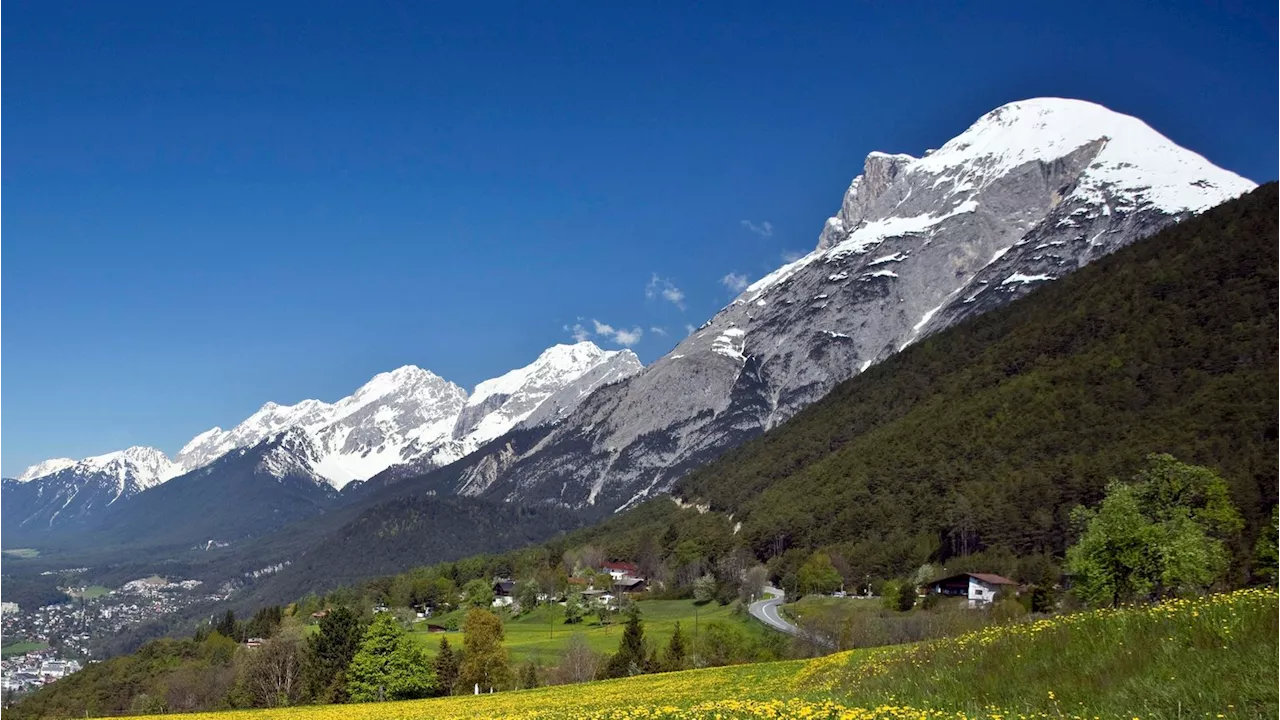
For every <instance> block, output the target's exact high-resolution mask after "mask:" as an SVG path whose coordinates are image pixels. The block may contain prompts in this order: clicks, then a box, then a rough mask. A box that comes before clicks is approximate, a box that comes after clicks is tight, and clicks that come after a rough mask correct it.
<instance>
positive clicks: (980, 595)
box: [929, 573, 1018, 607]
mask: <svg viewBox="0 0 1280 720" xmlns="http://www.w3.org/2000/svg"><path fill="white" fill-rule="evenodd" d="M1017 586H1018V584H1017V583H1016V582H1014V581H1012V580H1010V579H1009V578H1007V577H1002V576H1000V575H996V574H994V573H960V574H958V575H952V576H950V577H945V578H942V579H940V580H934V581H933V582H931V583H929V592H931V593H936V594H938V595H945V596H947V597H964V598H968V600H969V607H978V606H979V605H986V604H988V603H990V602H992V601H993V600H995V599H996V593H999V592H1001V591H1008V590H1010V589H1013V588H1016V587H1017Z"/></svg>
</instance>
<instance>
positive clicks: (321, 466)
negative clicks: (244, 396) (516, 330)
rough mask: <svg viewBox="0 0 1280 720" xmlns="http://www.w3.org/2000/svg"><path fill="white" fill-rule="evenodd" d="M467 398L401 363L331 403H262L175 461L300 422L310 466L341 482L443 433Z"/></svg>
mask: <svg viewBox="0 0 1280 720" xmlns="http://www.w3.org/2000/svg"><path fill="white" fill-rule="evenodd" d="M466 397H467V393H466V391H465V390H463V389H462V388H460V387H458V386H457V385H454V384H453V383H451V382H449V381H447V380H445V379H443V378H441V377H440V376H438V375H436V374H435V373H432V372H431V371H429V370H423V369H421V368H417V367H414V366H412V365H406V366H404V367H402V368H399V369H396V370H393V371H391V372H386V373H380V374H378V375H376V376H374V378H373V379H372V380H370V381H369V382H367V383H365V384H364V385H362V386H361V387H360V388H359V389H358V390H356V391H355V392H354V393H352V394H351V395H349V396H348V397H345V398H342V399H341V400H339V401H337V402H335V403H332V404H330V403H325V402H321V401H319V400H303V401H302V402H300V403H298V404H296V405H287V406H286V405H277V404H276V403H267V404H266V405H263V406H262V408H261V409H260V410H258V411H257V412H256V413H254V414H253V415H250V416H249V417H248V418H247V419H246V420H245V421H244V422H242V423H240V424H239V425H237V426H235V427H234V428H232V429H231V430H222V429H221V428H216V427H215V428H213V429H211V430H207V431H205V432H203V433H201V434H199V435H197V436H196V437H195V438H193V439H192V440H191V442H189V443H187V445H186V446H185V447H183V448H182V450H180V451H179V452H178V455H177V461H178V463H179V464H181V465H182V466H183V467H185V468H188V469H192V470H194V469H195V468H199V467H203V466H205V465H207V464H208V463H209V462H211V461H213V460H215V459H217V458H218V457H221V456H222V455H224V454H226V453H227V452H229V451H230V450H233V449H235V448H241V447H248V446H250V445H254V444H256V443H258V442H261V441H262V440H264V439H266V438H268V437H271V436H272V435H275V434H277V433H279V432H280V431H282V430H286V429H289V428H301V429H303V430H305V431H306V432H307V433H308V434H309V435H310V436H311V437H312V438H313V442H314V443H315V446H316V448H315V453H314V458H311V460H312V461H313V462H314V463H315V465H316V467H315V468H314V470H315V471H316V472H317V473H318V474H319V475H321V476H322V477H324V478H325V479H326V480H328V481H329V482H330V483H331V484H332V485H333V486H334V487H335V488H341V487H342V486H343V485H346V484H347V483H348V482H351V481H352V480H362V479H365V478H368V477H370V476H372V475H374V474H376V473H377V472H378V471H380V470H383V469H384V468H386V467H388V466H390V465H394V464H396V463H399V462H404V461H406V460H409V459H411V457H412V455H405V454H404V452H405V451H406V450H407V449H408V448H410V447H416V446H426V447H430V446H433V445H434V444H437V443H439V442H441V441H443V440H445V439H447V438H448V437H449V432H450V430H451V429H452V427H453V423H454V421H455V419H456V418H457V416H458V413H459V411H461V409H462V405H463V403H464V402H465V401H466ZM415 444H417V445H415Z"/></svg>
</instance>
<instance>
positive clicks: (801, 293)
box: [437, 99, 1253, 512]
mask: <svg viewBox="0 0 1280 720" xmlns="http://www.w3.org/2000/svg"><path fill="white" fill-rule="evenodd" d="M1252 187H1253V183H1251V182H1249V181H1247V180H1244V179H1243V178H1240V177H1238V176H1236V175H1233V174H1232V173H1229V172H1227V171H1224V170H1221V169H1219V168H1217V167H1214V166H1213V165H1211V164H1210V163H1208V162H1207V161H1205V160H1204V159H1203V158H1201V157H1199V156H1198V155H1195V154H1194V153H1191V152H1189V151H1187V150H1184V149H1182V148H1179V147H1177V146H1176V145H1173V144H1172V143H1171V142H1169V141H1168V140H1166V139H1165V138H1164V137H1162V136H1161V135H1159V134H1158V133H1156V132H1155V131H1154V130H1152V129H1151V128H1149V127H1147V126H1146V125H1145V124H1143V123H1142V122H1141V121H1138V120H1136V119H1134V118H1131V117H1127V116H1124V115H1119V114H1116V113H1113V112H1111V111H1109V110H1106V109H1105V108H1102V107H1100V106H1097V105H1093V104H1090V103H1084V102H1079V101H1071V100H1058V99H1039V100H1030V101H1024V102H1020V103H1013V104H1010V105H1006V106H1004V107H1002V108H999V109H997V110H995V111H993V112H991V113H988V114H987V115H985V116H983V117H982V118H980V119H979V120H978V121H977V122H976V123H975V124H974V125H973V126H972V127H970V128H969V129H968V130H967V131H966V132H965V133H963V134H962V135H960V136H958V137H957V138H955V139H953V140H951V141H950V142H948V143H946V144H945V145H943V146H942V147H941V148H939V149H938V150H937V151H935V152H932V153H929V154H928V155H927V156H926V157H924V158H920V159H917V158H913V157H910V156H907V155H886V154H883V153H873V154H872V155H870V156H869V157H868V158H867V160H866V163H865V165H864V171H863V174H862V175H860V176H859V177H857V178H855V179H854V181H853V182H852V184H851V185H850V186H849V189H848V191H847V192H846V193H845V196H844V200H843V202H842V203H841V207H840V211H839V213H837V214H836V215H835V216H834V217H832V218H831V219H829V220H828V221H827V223H826V225H825V226H824V228H823V230H822V233H821V235H820V238H819V241H818V244H817V247H816V249H815V250H814V251H813V252H812V253H810V254H809V255H807V256H805V257H803V258H801V259H799V260H797V261H796V262H793V263H790V264H788V265H786V266H783V267H781V268H779V269H778V270H776V271H775V272H773V273H770V274H769V275H768V276H766V277H764V278H762V279H760V280H759V281H757V282H756V283H754V284H753V285H751V286H750V287H748V289H747V290H746V291H745V292H743V293H742V295H740V296H739V297H738V298H737V299H736V300H734V301H733V303H732V304H731V305H729V306H728V307H726V308H724V309H723V310H721V311H720V312H719V313H717V314H716V316H715V317H713V318H712V319H711V320H710V321H709V322H708V323H707V324H705V325H703V327H701V328H699V329H698V330H697V331H696V332H695V333H693V334H692V335H691V336H690V337H688V338H686V339H685V340H684V341H683V342H681V343H680V344H679V345H678V346H677V347H676V348H675V349H674V350H673V351H672V352H671V353H670V354H668V355H667V356H665V357H663V358H661V359H660V360H658V361H657V362H655V363H654V364H652V365H650V366H649V367H647V368H645V370H644V371H643V372H640V373H638V374H636V375H634V376H632V377H629V378H627V379H626V380H624V381H622V382H619V383H615V384H612V385H608V386H606V387H603V388H601V389H599V390H597V391H596V392H595V393H594V394H592V395H591V396H590V397H589V398H587V399H586V400H584V401H583V402H582V403H581V404H580V405H579V406H578V408H577V409H576V410H575V411H574V412H573V413H572V414H570V415H568V416H567V417H564V418H563V419H561V420H560V421H559V423H558V424H557V425H556V426H555V427H554V429H553V430H552V431H551V432H550V433H549V434H548V435H547V436H546V437H545V438H544V439H542V440H541V442H539V443H538V444H537V445H536V446H535V447H533V448H532V449H530V450H528V451H526V452H523V453H515V452H513V451H512V449H511V447H510V446H508V445H503V444H501V443H497V444H495V446H491V448H492V449H491V450H490V451H489V452H487V453H485V454H484V456H483V457H473V458H471V459H469V460H468V461H467V463H468V468H467V469H466V470H465V471H464V472H462V473H461V474H460V475H458V476H457V479H453V480H450V481H449V485H448V486H447V487H440V488H437V491H440V492H458V493H463V494H468V495H484V496H488V497H495V498H502V499H506V500H508V501H515V502H549V503H557V504H563V505H567V506H571V507H579V508H595V509H596V510H597V511H600V512H604V511H612V510H615V509H618V508H620V507H625V506H627V505H629V504H631V503H634V502H636V501H638V500H641V499H643V498H645V497H647V496H650V495H652V494H654V493H659V492H663V491H664V490H666V489H668V488H669V487H670V486H671V484H672V483H673V482H674V481H675V480H676V479H678V478H679V477H680V476H681V475H683V474H684V473H685V472H687V471H688V470H689V469H691V468H693V467H696V466H697V465H699V464H702V463H703V462H706V461H708V460H710V459H712V458H714V457H716V456H717V455H719V454H720V453H722V452H723V451H724V450H726V449H728V448H730V447H733V446H734V445H736V444H738V443H740V442H742V441H744V440H746V439H748V438H750V437H752V436H754V435H756V434H759V433H761V432H763V431H765V430H767V429H769V428H771V427H774V426H776V425H777V424H779V423H781V422H783V421H785V420H787V419H788V418H790V417H791V416H793V415H794V414H795V413H796V412H797V411H799V410H800V409H802V408H803V407H805V406H807V405H809V404H810V403H812V402H814V401H816V400H817V399H819V398H821V397H822V396H823V395H825V394H826V393H827V392H829V391H830V390H831V389H832V388H833V387H834V386H835V385H836V384H837V383H839V382H841V381H843V380H846V379H848V378H850V377H852V376H854V375H856V374H858V373H859V372H861V371H863V370H865V369H866V368H867V367H869V366H870V365H871V364H873V363H875V362H878V361H880V360H883V359H885V358H887V357H889V356H890V355H892V354H894V353H896V352H898V351H899V350H901V349H902V348H904V347H906V346H907V345H909V344H910V343H912V342H915V341H916V340H918V339H920V338H922V337H925V336H927V335H929V334H930V333H933V332H936V331H938V330H941V329H943V328H946V327H949V326H951V325H953V324H955V323H956V322H959V321H961V320H963V319H965V318H967V317H970V316H973V315H975V314H977V313H981V312H985V311H986V310H989V309H991V308H993V307H997V306H999V305H1001V304H1003V303H1006V302H1009V301H1010V300H1012V299H1014V298H1016V297H1019V296H1021V295H1022V294H1025V293H1027V292H1029V291H1030V290H1032V289H1034V288H1035V287H1036V286H1037V285H1039V284H1042V283H1044V282H1049V281H1051V280H1053V279H1056V278H1059V277H1062V276H1063V275H1065V274H1067V273H1069V272H1071V271H1073V270H1075V269H1076V268H1079V267H1081V266H1083V265H1084V264H1086V263H1088V262H1091V261H1092V260H1094V259H1096V258H1098V257H1100V256H1102V255H1105V254H1107V253H1109V252H1112V251H1113V250H1115V249H1117V248H1119V247H1122V246H1124V245H1126V244H1128V243H1130V242H1133V241H1134V240H1136V239H1138V238H1140V237H1143V236H1146V235H1148V234H1151V233H1152V232H1154V231H1156V230H1158V229H1160V228H1161V227H1164V226H1165V225H1168V224H1170V223H1174V222H1177V221H1178V220H1180V219H1182V218H1185V217H1188V216H1189V215H1191V214H1193V213H1197V212H1200V211H1203V210H1205V209H1207V208H1209V207H1212V206H1213V205H1216V204H1219V203H1220V202H1223V201H1225V200H1227V199H1230V198H1232V197H1235V196H1237V195H1239V194H1241V193H1243V192H1245V191H1247V190H1249V189H1250V188H1252ZM451 477H452V474H451Z"/></svg>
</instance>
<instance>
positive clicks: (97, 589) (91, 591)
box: [67, 585, 111, 600]
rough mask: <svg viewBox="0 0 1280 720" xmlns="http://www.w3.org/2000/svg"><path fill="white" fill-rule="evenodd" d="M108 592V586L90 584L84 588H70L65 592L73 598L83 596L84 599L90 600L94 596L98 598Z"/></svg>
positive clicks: (109, 589) (109, 590)
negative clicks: (70, 589)
mask: <svg viewBox="0 0 1280 720" xmlns="http://www.w3.org/2000/svg"><path fill="white" fill-rule="evenodd" d="M109 592H111V588H109V587H105V586H103V585H90V586H89V587H87V588H84V589H83V590H72V591H70V592H68V593H67V594H68V595H70V596H71V597H73V598H84V599H86V600H92V599H94V598H100V597H102V596H103V595H106V594H107V593H109Z"/></svg>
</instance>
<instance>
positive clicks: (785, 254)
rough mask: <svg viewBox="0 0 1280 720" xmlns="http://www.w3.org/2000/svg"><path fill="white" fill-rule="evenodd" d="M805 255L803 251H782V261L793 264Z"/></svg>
mask: <svg viewBox="0 0 1280 720" xmlns="http://www.w3.org/2000/svg"><path fill="white" fill-rule="evenodd" d="M806 254H807V253H805V251H803V250H783V251H782V261H783V262H789V263H793V262H795V261H797V260H799V259H800V258H802V257H804V256H805V255H806Z"/></svg>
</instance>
